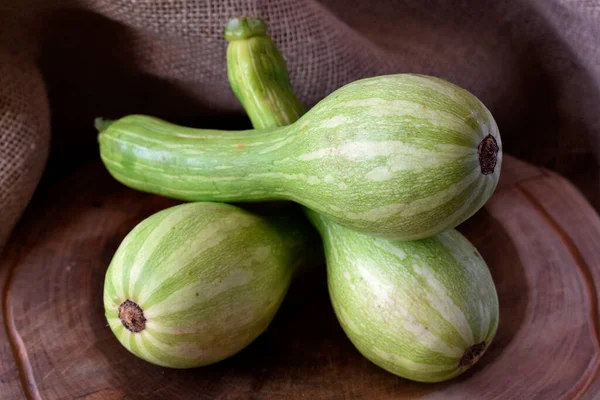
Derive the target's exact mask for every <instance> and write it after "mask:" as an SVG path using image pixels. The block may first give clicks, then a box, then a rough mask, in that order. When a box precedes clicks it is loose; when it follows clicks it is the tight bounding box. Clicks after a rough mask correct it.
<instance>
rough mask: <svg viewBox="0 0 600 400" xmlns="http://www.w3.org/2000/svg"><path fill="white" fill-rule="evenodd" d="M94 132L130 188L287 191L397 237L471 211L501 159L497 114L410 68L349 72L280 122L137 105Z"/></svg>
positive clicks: (433, 228)
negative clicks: (367, 74) (192, 123)
mask: <svg viewBox="0 0 600 400" xmlns="http://www.w3.org/2000/svg"><path fill="white" fill-rule="evenodd" d="M488 135H491V136H492V137H493V138H495V140H496V143H497V144H498V147H499V151H498V154H497V164H496V166H495V169H494V171H493V173H491V174H487V175H486V174H483V173H482V171H481V167H480V163H479V159H478V146H479V144H480V142H481V141H482V140H483V139H484V138H485V137H487V136H488ZM99 142H100V154H101V157H102V160H103V162H104V164H105V166H106V167H107V169H108V171H109V172H110V173H111V174H112V175H113V176H114V177H115V178H116V179H117V180H119V181H120V182H122V183H123V184H125V185H127V186H129V187H132V188H134V189H138V190H142V191H146V192H151V193H156V194H161V195H164V196H169V197H173V198H177V199H181V200H187V201H219V202H244V201H264V200H292V201H295V202H298V203H300V204H302V205H304V206H306V207H308V208H310V209H312V210H314V211H317V212H318V213H320V214H322V215H325V216H327V217H328V218H330V219H331V220H332V221H335V222H337V223H339V224H341V225H343V226H346V227H349V228H351V229H354V230H357V231H360V232H365V233H368V234H371V235H376V236H381V237H386V238H390V239H402V240H410V239H420V238H424V237H429V236H432V235H434V234H437V233H439V232H441V231H443V230H446V229H448V228H452V227H455V226H457V225H458V224H460V223H461V222H463V221H464V220H466V219H467V218H469V217H470V216H471V215H473V214H474V213H475V212H476V211H477V210H478V209H479V208H481V207H482V206H483V204H485V202H486V201H487V200H488V199H489V197H490V196H491V195H492V193H493V191H494V189H495V187H496V184H497V182H498V177H499V175H500V168H501V163H502V143H501V140H500V135H499V132H498V128H497V126H496V123H495V122H494V119H493V117H492V115H491V114H490V112H489V111H488V110H487V109H486V108H485V106H484V105H483V104H482V103H481V102H480V101H479V100H478V99H477V98H476V97H475V96H473V95H471V94H470V93H468V92H467V91H465V90H463V89H461V88H459V87H458V86H455V85H453V84H451V83H449V82H447V81H444V80H442V79H438V78H433V77H428V76H422V75H411V74H400V75H389V76H379V77H375V78H368V79H363V80H359V81H355V82H353V83H350V84H348V85H346V86H344V87H342V88H340V89H338V90H336V91H335V92H333V93H332V94H330V95H329V96H328V97H327V98H325V99H324V100H322V101H321V102H320V103H319V104H317V105H316V106H315V107H313V108H312V109H311V110H310V111H308V112H307V113H306V114H305V115H304V116H302V117H301V118H300V119H299V120H298V121H296V122H294V123H293V124H291V125H288V126H284V127H279V128H270V129H264V130H256V131H255V130H251V131H237V132H230V131H214V130H200V129H192V128H185V127H180V126H177V125H174V124H170V123H168V122H165V121H162V120H159V119H156V118H152V117H148V116H141V115H131V116H127V117H124V118H121V119H119V120H117V121H115V122H113V123H112V124H110V125H109V126H108V127H106V128H105V129H104V130H102V131H101V133H100V135H99Z"/></svg>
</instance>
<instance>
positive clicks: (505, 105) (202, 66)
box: [0, 0, 600, 246]
mask: <svg viewBox="0 0 600 400" xmlns="http://www.w3.org/2000/svg"><path fill="white" fill-rule="evenodd" d="M0 3H1V4H0V53H1V54H3V55H2V56H1V57H0V69H1V72H2V74H0V80H1V81H2V85H0V113H1V115H2V117H1V119H0V129H1V131H0V135H1V138H2V141H1V142H0V143H1V144H0V221H3V223H2V225H1V226H0V246H1V245H2V243H3V242H4V240H5V239H6V237H7V235H8V233H9V231H10V230H11V228H12V226H13V225H14V223H15V222H16V221H17V219H18V218H19V216H20V215H21V214H22V212H23V210H24V208H25V207H26V206H27V203H28V201H29V199H30V197H31V194H32V192H33V190H34V187H35V184H36V182H38V180H39V179H40V175H41V172H42V170H43V168H44V166H45V165H46V155H47V152H48V150H49V125H50V119H51V120H52V149H51V150H52V151H51V158H50V159H51V160H52V159H53V158H60V159H67V160H68V159H70V158H73V159H77V158H78V157H79V158H81V157H87V158H90V159H91V158H94V157H98V156H97V151H95V149H96V146H97V143H96V135H95V132H94V130H93V129H92V121H93V119H94V117H96V116H104V117H120V116H123V115H125V114H128V113H134V112H135V113H146V114H152V115H156V116H159V117H163V118H168V119H170V120H172V121H174V122H181V121H189V120H190V119H193V120H194V121H197V122H198V123H197V126H202V118H204V117H210V116H215V115H220V116H224V115H233V114H237V115H242V114H243V112H242V108H241V106H240V104H239V103H238V102H237V100H236V98H235V96H234V95H233V92H232V91H231V89H230V88H229V85H228V82H227V73H226V67H225V54H226V47H227V43H226V41H225V40H224V38H223V29H224V26H225V23H226V22H227V20H228V19H229V18H232V17H236V16H242V15H256V16H260V17H262V18H264V19H265V20H266V21H267V22H268V24H269V27H270V29H269V32H270V34H271V36H272V37H273V39H274V40H275V41H276V43H277V44H278V45H279V47H280V49H281V51H282V54H283V55H284V57H285V58H286V60H287V63H288V67H289V69H290V76H291V79H292V83H293V85H294V88H295V89H296V92H297V93H298V95H299V97H300V99H301V101H302V102H303V103H304V104H305V105H306V106H307V107H311V106H312V105H314V104H315V103H316V102H317V101H319V100H320V99H322V98H323V97H325V96H326V95H327V94H329V93H330V92H331V91H333V90H335V89H336V88H338V87H340V86H342V85H344V84H346V83H348V82H351V81H353V80H356V79H360V78H364V77H369V76H375V75H382V74H390V73H402V72H414V73H422V74H430V75H435V76H439V77H442V78H445V79H448V80H450V81H452V82H454V83H456V84H458V85H460V86H463V87H464V88H466V89H468V90H470V91H471V92H472V93H474V94H475V95H476V96H478V97H479V98H480V99H481V100H482V101H483V102H484V103H485V104H486V105H487V106H488V108H490V110H491V111H492V113H493V115H494V116H495V118H496V120H497V122H498V125H499V127H500V130H501V134H502V137H503V142H504V148H505V151H506V152H507V153H509V154H512V155H515V156H518V157H521V158H523V159H525V160H527V161H530V162H533V163H536V164H538V165H542V166H546V167H548V168H551V169H554V170H556V171H558V172H559V173H562V174H564V175H566V176H567V177H569V178H571V179H573V181H574V182H575V183H576V184H577V185H578V186H579V188H580V189H582V190H583V192H584V194H586V195H587V196H588V198H589V199H590V200H591V201H592V203H593V204H594V205H595V206H596V207H598V206H600V183H599V182H600V178H599V176H600V175H599V173H598V160H599V156H600V118H599V117H598V113H599V110H600V107H599V104H600V3H599V2H598V1H595V0H499V1H498V0H461V1H452V2H450V1H442V0H431V1H417V0H396V1H391V0H379V1H376V2H373V1H366V0H346V1H342V0H293V1H292V0H280V1H268V0H256V1H239V0H223V1H215V0H210V1H208V0H207V1H199V0H155V1H150V0H112V1H111V0H77V1H75V0H2V1H1V2H0ZM48 110H50V113H49V112H48ZM50 115H51V118H50ZM5 221H7V222H5Z"/></svg>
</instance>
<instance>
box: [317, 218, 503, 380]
mask: <svg viewBox="0 0 600 400" xmlns="http://www.w3.org/2000/svg"><path fill="white" fill-rule="evenodd" d="M306 213H307V215H308V216H309V218H310V219H311V221H312V222H313V224H314V225H315V226H316V227H317V229H318V230H319V232H320V233H321V237H322V238H323V243H324V248H325V257H326V260H327V283H328V287H329V295H330V298H331V302H332V304H333V308H334V310H335V314H336V316H337V318H338V320H339V322H340V324H341V325H342V328H343V329H344V332H345V333H346V335H347V336H348V337H349V338H350V340H351V341H352V343H353V344H354V346H355V347H356V348H357V349H358V351H360V353H361V354H363V355H364V356H365V357H366V358H367V359H369V360H370V361H372V362H373V363H375V364H376V365H378V366H380V367H382V368H384V369H385V370H387V371H389V372H391V373H394V374H396V375H398V376H401V377H404V378H407V379H411V380H415V381H420V382H440V381H445V380H448V379H451V378H453V377H455V376H457V375H460V374H461V373H463V372H465V371H466V370H467V369H469V368H470V367H471V366H473V365H474V364H475V363H476V362H477V361H478V360H479V359H480V358H481V356H482V355H483V353H485V351H486V350H487V349H488V347H489V345H490V343H491V342H492V340H493V339H494V336H495V335H496V330H497V328H498V318H499V307H498V295H497V293H496V288H495V287H494V282H493V280H492V277H491V275H490V272H489V270H488V268H487V265H486V263H485V261H484V260H483V258H482V257H481V255H480V254H479V252H478V251H477V249H476V248H475V247H474V246H473V245H472V244H471V243H469V241H468V240H467V239H466V238H465V237H464V236H463V235H461V234H460V233H459V232H458V231H456V230H454V229H449V230H447V231H445V232H442V233H440V234H439V235H437V236H435V237H432V238H427V239H421V240H413V241H399V240H389V239H383V238H376V237H371V236H367V235H364V234H361V233H358V232H355V231H352V230H350V229H347V228H344V227H342V226H340V225H338V224H335V223H333V222H331V221H328V220H327V219H326V218H324V217H322V216H320V215H318V214H316V213H314V212H312V211H310V210H306Z"/></svg>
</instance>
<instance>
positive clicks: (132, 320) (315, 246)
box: [104, 203, 322, 368]
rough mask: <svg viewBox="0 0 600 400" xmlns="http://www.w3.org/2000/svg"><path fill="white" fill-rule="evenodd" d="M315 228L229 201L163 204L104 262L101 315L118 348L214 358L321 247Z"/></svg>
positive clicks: (198, 361)
mask: <svg viewBox="0 0 600 400" xmlns="http://www.w3.org/2000/svg"><path fill="white" fill-rule="evenodd" d="M317 237H318V235H317V233H316V232H314V229H313V228H312V226H311V225H310V224H309V223H308V221H306V219H305V218H292V217H291V216H290V217H286V216H285V215H277V214H275V213H273V214H271V215H262V216H261V215H256V214H253V213H250V212H248V211H245V210H243V209H241V208H239V207H236V206H233V205H229V204H223V203H187V204H182V205H178V206H175V207H171V208H168V209H165V210H162V211H160V212H158V213H156V214H154V215H152V216H150V217H148V218H146V219H145V220H144V221H142V222H141V223H140V224H138V225H137V226H136V227H135V228H134V229H133V230H132V231H131V232H130V233H129V234H128V235H127V236H126V237H125V239H124V240H123V242H122V243H121V245H120V246H119V248H118V250H117V252H116V253H115V255H114V257H113V259H112V261H111V263H110V266H109V268H108V270H107V272H106V278H105V283H104V308H105V315H106V318H107V320H108V324H109V326H110V328H111V330H112V331H113V333H114V334H115V336H116V337H117V338H118V340H119V341H120V342H121V344H122V345H123V346H124V347H125V348H126V349H128V350H129V351H130V352H131V353H133V354H135V355H136V356H138V357H140V358H142V359H144V360H146V361H148V362H150V363H153V364H156V365H161V366H165V367H170V368H192V367H199V366H204V365H209V364H213V363H215V362H218V361H220V360H223V359H225V358H227V357H230V356H232V355H234V354H236V353H237V352H238V351H240V350H242V349H243V348H244V347H246V346H247V345H249V344H250V343H251V342H252V341H254V339H256V338H257V337H258V336H259V335H260V334H261V333H262V332H263V331H264V330H265V329H266V328H267V326H268V325H269V323H270V322H271V320H272V319H273V317H274V315H275V313H276V312H277V310H278V308H279V306H280V304H281V302H282V300H283V298H284V296H285V294H286V293H287V290H288V287H289V285H290V282H291V279H292V277H293V275H294V273H295V272H296V271H297V269H298V267H299V266H301V265H302V264H305V263H306V264H311V263H314V262H315V258H318V257H319V256H320V255H321V254H322V253H321V251H320V250H321V246H320V243H319V241H318V240H315V239H316V238H317ZM307 249H312V250H313V251H312V252H311V251H307Z"/></svg>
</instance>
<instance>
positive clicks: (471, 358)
mask: <svg viewBox="0 0 600 400" xmlns="http://www.w3.org/2000/svg"><path fill="white" fill-rule="evenodd" d="M484 350H485V342H481V343H479V344H474V345H473V346H471V347H469V348H468V349H467V350H465V353H464V354H463V355H462V357H461V358H460V361H459V362H458V366H459V367H461V368H462V367H470V366H471V365H473V364H475V363H476V362H477V360H479V357H481V355H482V354H483V351H484Z"/></svg>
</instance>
